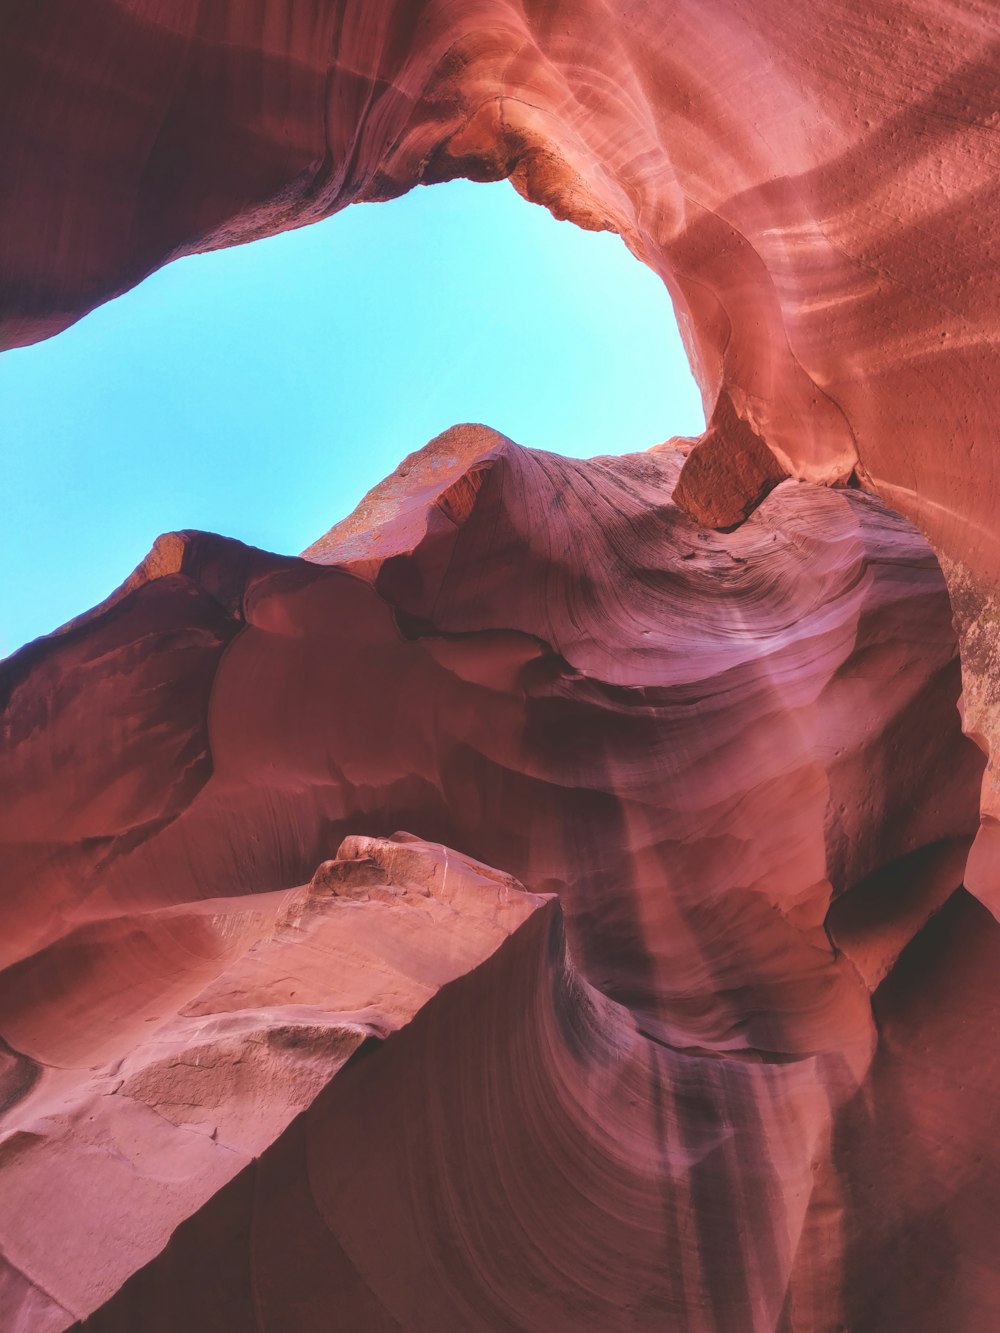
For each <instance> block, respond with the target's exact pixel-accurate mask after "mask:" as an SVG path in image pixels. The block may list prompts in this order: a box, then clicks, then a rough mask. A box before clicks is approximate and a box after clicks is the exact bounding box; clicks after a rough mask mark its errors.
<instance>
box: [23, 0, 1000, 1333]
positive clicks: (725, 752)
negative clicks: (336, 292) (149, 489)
mask: <svg viewBox="0 0 1000 1333" xmlns="http://www.w3.org/2000/svg"><path fill="white" fill-rule="evenodd" d="M4 23H5V42H4V44H3V47H2V49H0V73H2V78H0V87H2V88H3V93H2V94H0V96H2V100H3V108H4V109H3V115H2V119H0V151H2V153H3V160H4V162H5V166H6V179H7V183H8V186H9V187H10V188H9V189H8V190H7V191H6V192H5V193H4V194H3V196H2V197H0V228H2V236H3V240H4V254H3V260H2V273H0V277H2V283H3V287H2V290H3V299H2V303H0V320H2V337H3V339H4V345H8V346H12V345H17V344H20V343H24V342H29V341H31V340H34V339H37V338H40V337H45V336H49V335H51V334H53V333H55V332H57V331H58V330H59V329H61V328H63V327H65V326H66V325H67V324H68V323H70V322H72V320H74V319H76V318H78V317H79V316H80V315H82V314H83V313H85V312H86V311H87V310H88V309H91V308H92V307H93V306H94V305H95V304H97V303H99V302H100V301H102V300H105V299H108V298H109V297H110V296H112V295H114V294H116V293H117V292H120V291H122V290H124V289H125V288H127V287H128V286H130V285H131V284H134V283H135V282H137V281H140V280H141V279H142V277H143V276H145V275H146V274H147V273H149V272H150V271H152V270H153V269H154V268H155V267H157V266H158V265H159V264H161V263H163V262H165V261H166V260H168V259H170V258H172V257H175V256H177V255H179V254H183V253H189V252H191V251H195V250H199V249H206V248H212V247H217V246H222V245H228V244H233V243H237V242H241V241H246V240H250V239H253V238H254V237H256V236H260V235H264V234H267V233H269V232H273V231H276V230H281V229H283V228H288V227H292V226H298V225H303V224H305V223H308V222H310V221H313V220H315V219H317V218H319V217H322V216H324V215H326V214H328V213H330V212H332V211H335V210H336V209H338V208H340V207H343V206H345V205H346V204H349V203H351V202H355V201H359V200H378V199H384V198H388V197H391V196H393V195H395V194H398V193H400V192H402V191H404V190H406V189H408V188H410V187H411V186H412V185H414V184H415V183H418V182H426V183H433V182H434V181H439V180H444V179H448V178H450V177H454V176H458V175H466V176H471V177H473V178H477V179H487V178H489V179H493V178H500V177H505V176H506V177H510V178H511V179H512V180H513V182H514V183H515V185H516V186H517V188H518V189H520V190H521V191H522V193H524V194H525V195H526V196H527V197H528V198H530V199H532V200H535V201H536V202H539V203H543V204H545V205H546V206H547V207H549V208H551V209H552V210H553V212H555V213H556V214H557V215H559V216H564V217H569V218H571V219H573V220H574V221H576V222H577V223H579V224H581V225H584V226H590V227H610V228H612V229H614V230H616V231H618V232H619V233H620V234H621V235H622V237H623V239H624V240H625V242H626V244H627V245H628V246H629V247H630V248H631V249H632V250H633V252H634V253H635V254H636V255H637V256H638V257H639V258H640V259H641V260H643V262H645V263H648V264H649V265H650V266H651V267H652V268H654V269H655V270H656V271H657V272H658V273H660V274H661V276H662V277H663V278H664V280H665V282H666V283H667V285H668V287H669V288H670V292H671V294H672V296H673V298H674V301H675V305H676V308H677V311H678V315H679V318H680V322H681V327H682V332H683V333H684V336H685V340H686V343H687V346H688V348H689V351H690V354H691V357H692V362H693V364H694V366H695V369H696V373H697V375H698V378H699V381H700V384H701V386H702V390H703V394H704V397H705V402H706V407H707V415H708V416H709V418H710V427H709V430H708V431H707V432H706V434H705V435H704V436H703V437H702V439H701V440H700V441H697V442H694V444H693V446H688V445H684V444H678V443H674V444H672V445H669V446H663V447H660V448H657V449H654V450H651V451H649V452H648V453H646V454H642V455H631V456H629V457H628V458H624V459H596V460H590V461H588V462H579V461H571V460H566V459H559V458H555V457H553V456H551V455H547V454H544V453H536V452H532V451H527V450H522V449H519V448H518V447H517V446H516V445H514V444H512V443H511V442H510V441H507V440H505V439H504V438H503V437H501V436H498V435H496V434H495V433H493V432H491V431H488V430H486V429H484V428H481V427H460V428H456V429H455V430H454V431H451V432H448V433H447V434H446V435H445V436H443V437H441V438H440V439H438V440H437V441H434V442H432V444H431V445H429V446H428V447H427V449H425V450H423V451H421V453H419V454H417V455H414V456H412V457H411V458H410V459H409V460H407V462H406V463H405V464H403V465H401V467H400V468H399V469H398V470H397V472H396V473H395V474H394V475H393V477H391V478H389V479H388V481H387V482H386V483H384V484H383V485H382V486H381V487H379V488H377V489H376V490H375V491H374V492H372V494H371V495H370V496H369V497H367V498H366V500H365V501H364V502H363V503H362V505H361V506H360V508H359V510H358V511H357V512H356V513H355V514H354V515H352V516H351V518H350V519H348V520H346V521H345V522H344V523H342V524H340V525H338V526H337V527H336V528H334V529H333V530H332V531H331V532H330V533H329V534H327V535H326V537H324V538H322V539H321V540H320V541H319V542H317V543H316V544H315V545H314V546H313V547H312V548H310V550H309V551H307V552H306V553H305V555H304V557H303V558H302V559H291V558H286V557H279V556H271V555H267V554H265V553H263V552H259V551H254V550H251V549H249V548H246V547H243V546H241V545H240V544H239V543H236V542H231V541H227V540H226V539H224V538H220V537H213V536H211V535H208V534H200V533H177V534H171V535H168V536H167V537H164V538H161V539H160V541H159V542H158V543H157V545H156V546H155V548H154V549H153V551H152V552H151V553H150V556H149V557H148V558H147V560H146V561H145V562H144V563H143V565H142V566H140V568H139V570H137V571H136V573H135V574H134V575H133V576H132V578H131V579H129V580H128V581H127V582H126V584H124V585H123V587H122V588H121V589H120V590H119V592H118V593H116V594H115V595H113V596H112V598H110V599H109V600H108V602H106V603H105V604H103V605H102V606H101V607H98V608H96V609H95V610H94V611H93V612H90V613H87V614H86V615H84V616H81V617H80V618H79V619H78V620H77V621H75V622H73V623H72V624H71V625H69V626H67V627H66V628H65V629H64V630H63V631H61V632H59V633H58V634H56V635H52V636H49V637H48V638H47V639H43V640H39V641H38V642H37V643H36V644H33V645H29V646H28V647H27V648H25V649H24V650H22V651H21V652H20V653H18V654H16V655H15V656H14V657H13V658H11V659H10V660H9V661H8V662H6V663H4V664H2V667H0V672H2V679H0V699H2V701H3V704H4V713H3V745H4V750H3V764H4V767H3V790H4V800H3V807H2V809H0V843H2V847H3V854H4V860H3V866H4V882H3V886H2V889H3V903H4V912H5V925H6V929H5V931H4V934H3V939H2V941H0V947H2V950H3V955H2V958H0V966H2V967H3V971H2V972H0V1036H2V1040H3V1044H2V1046H0V1072H2V1081H0V1108H2V1111H0V1132H2V1139H0V1177H2V1180H3V1189H2V1195H3V1198H4V1205H3V1206H2V1207H0V1315H2V1318H3V1320H5V1321H6V1323H5V1325H4V1326H5V1327H7V1328H10V1329H25V1330H26V1329H31V1330H32V1331H33V1333H34V1330H45V1329H53V1330H54V1329H62V1328H65V1327H67V1326H68V1325H69V1324H71V1323H72V1322H73V1321H74V1320H75V1319H87V1321H88V1326H90V1327H93V1328H100V1329H104V1328H107V1329H129V1330H132V1329H150V1330H152V1329H175V1328H179V1327H190V1328H192V1329H197V1328H205V1329H209V1328H219V1327H225V1328H234V1329H235V1328H244V1327H246V1328H251V1327H255V1326H256V1327H261V1328H266V1329H268V1330H277V1329H283V1328H287V1329H303V1330H311V1329H316V1330H320V1329H327V1328H329V1327H337V1326H339V1327H343V1328H345V1329H351V1330H356V1329H369V1328H371V1329H387V1330H389V1329H393V1330H396V1329H400V1328H402V1329H421V1330H423V1329H426V1330H428V1333H430V1330H435V1333H437V1331H438V1330H441V1329H462V1330H465V1329H484V1330H487V1329H489V1330H492V1329H511V1330H526V1331H527V1330H537V1329H542V1328H544V1329H552V1330H555V1329H563V1328H565V1329H567V1330H569V1329H593V1330H594V1333H599V1331H600V1333H603V1331H605V1330H618V1329H622V1330H626V1329H629V1330H638V1329H653V1328H662V1327H664V1326H668V1327H677V1328H683V1329H690V1330H702V1329H704V1330H733V1333H744V1330H748V1329H752V1330H761V1331H763V1330H777V1329H782V1330H786V1329H788V1330H826V1329H830V1330H833V1329H842V1328H848V1329H851V1330H872V1331H873V1333H874V1330H882V1329H885V1328H887V1327H907V1328H912V1329H921V1330H927V1333H932V1330H933V1331H934V1333H937V1331H938V1330H940V1329H941V1328H955V1329H960V1330H973V1329H980V1328H984V1327H990V1326H991V1325H992V1324H994V1323H995V1322H996V1319H997V1315H998V1310H1000V1255H998V1253H997V1247H996V1244H995V1243H994V1242H993V1240H992V1219H993V1217H994V1215H995V1210H996V1205H997V1200H998V1197H1000V1193H998V1188H997V1185H998V1170H997V1160H996V1153H995V1150H994V1149H993V1147H992V1143H993V1137H994V1135H993V1124H992V1107H993V1106H994V1105H995V1100H996V1094H997V1091H998V1089H997V1082H998V1075H997V1073H996V1067H995V1062H994V1061H993V1060H992V1057H991V1052H990V1043H991V1040H992V1037H993V1034H994V1033H995V1030H996V1028H995V1019H996V1015H997V1006H998V998H1000V973H998V971H997V969H996V967H995V960H996V957H997V946H998V942H1000V941H998V932H1000V925H998V924H997V922H996V921H995V920H994V918H993V917H992V916H991V915H990V910H995V907H996V902H997V895H996V889H995V870H994V865H993V858H994V848H993V839H994V837H995V828H996V815H997V813H1000V811H998V809H997V807H998V806H1000V794H998V793H997V792H996V791H995V790H994V778H993V769H992V766H991V765H989V766H988V767H987V773H986V779H985V782H984V781H983V762H982V757H981V754H980V752H979V751H978V750H977V749H976V747H975V746H974V745H973V744H972V742H971V741H970V740H968V739H966V738H965V737H963V736H962V734H961V730H960V726H959V716H958V711H957V708H956V705H957V704H959V702H961V707H962V709H963V718H964V724H965V727H966V730H967V731H968V732H969V733H970V734H971V735H972V736H974V737H975V739H976V740H977V741H978V742H979V744H980V746H981V747H982V749H983V750H985V751H986V753H987V756H989V753H990V748H991V745H992V744H993V743H994V738H995V733H996V722H995V716H996V699H997V685H996V681H997V670H998V669H997V667H996V664H995V661H994V658H995V649H994V625H995V623H996V616H995V600H996V593H995V591H994V589H995V584H996V580H997V575H998V565H1000V560H998V556H997V552H998V550H1000V548H998V546H997V543H996V534H995V524H996V518H995V516H994V510H995V495H996V485H995V482H994V480H993V471H994V467H995V464H994V462H993V453H992V450H991V448H990V441H991V436H990V432H991V430H992V423H993V407H994V399H995V396H996V389H995V387H994V380H995V377H994V375H993V356H994V341H995V338H996V336H997V335H996V332H995V330H996V318H995V313H994V312H995V309H996V298H997V295H998V293H997V290H996V289H997V284H998V278H997V276H996V273H997V268H996V265H995V263H994V262H993V255H992V248H993V244H994V243H993V241H992V234H993V230H994V229H993V228H992V226H991V223H990V216H991V212H992V211H993V210H992V209H991V205H992V203H993V195H994V193H995V191H996V189H997V186H996V184H995V182H996V180H997V179H998V177H997V173H996V171H995V169H994V158H995V156H996V154H997V152H998V149H997V137H996V117H997V112H996V110H995V108H996V105H997V101H996V94H997V81H998V80H997V73H996V58H995V57H996V45H997V39H998V33H997V23H996V16H995V14H994V13H993V11H992V8H991V7H990V6H987V5H981V4H978V3H975V2H974V0H969V3H966V4H964V5H961V6H951V5H949V6H943V5H941V4H940V2H939V3H937V4H934V5H927V6H920V5H918V4H914V3H910V4H907V5H905V6H900V5H892V6H890V5H887V4H885V5H883V4H874V5H872V4H864V5H862V4H860V3H858V4H852V3H840V4H834V3H824V4H822V5H820V6H810V7H806V6H798V5H793V6H789V5H788V4H786V3H784V2H782V3H779V2H778V0H762V2H760V3H756V4H754V5H746V4H742V3H738V2H737V0H725V3H723V0H714V2H713V0H709V3H703V2H702V0H699V3H698V4H697V5H694V4H690V3H677V4H672V5H670V6H669V7H664V6H661V5H654V4H638V5H633V4H629V5H625V4H605V3H597V0H581V2H580V3H574V4H573V5H569V4H566V5H561V4H554V3H551V2H550V3H546V4H544V5H541V4H539V5H533V4H520V5H515V4H513V3H509V2H508V3H505V2H504V0H476V2H475V3H472V4H466V3H462V4H457V3H454V0H451V2H449V3H445V2H444V0H426V3H417V2H415V0H396V2H395V3H392V2H391V0H386V3H380V4H374V5H373V4H369V3H361V0H355V2H354V3H346V4H333V3H329V0H306V3H295V4H292V3H291V2H290V0H285V2H284V3H279V2H277V0H276V2H275V3H268V4H266V5H265V4H248V5H240V6H236V5H230V4H227V3H223V2H220V3H219V4H201V3H194V0H182V2H181V3H177V4H171V5H162V4H158V3H153V0H118V2H117V3H113V2H112V0H96V3H94V4H93V5H89V6H87V7H86V8H84V7H81V6H78V5H74V4H72V3H70V0H51V2H50V3H47V4H45V5H37V6H36V5H30V6H29V5H27V4H18V5H15V6H13V8H12V10H11V12H10V14H9V15H8V16H7V17H6V18H5V20H4ZM846 483H850V484H849V485H848V484H846ZM833 487H836V488H833ZM864 488H867V490H868V491H874V492H876V493H877V495H878V496H880V497H882V499H883V500H884V501H885V502H886V503H887V504H888V505H890V506H892V510H894V511H897V512H892V510H889V509H886V508H885V507H884V506H883V504H882V503H880V501H879V499H878V498H876V497H875V496H873V495H872V494H870V493H865V489H864ZM672 497H673V498H672ZM899 515H903V516H904V517H900V516H899ZM907 519H911V520H913V522H915V523H916V524H917V525H918V526H919V527H920V528H922V530H923V531H924V533H925V534H926V535H927V536H928V537H929V538H930V540H931V542H932V544H933V546H934V549H935V550H936V551H937V553H938V555H939V556H940V560H941V568H943V570H944V576H945V578H947V580H948V590H950V593H951V600H950V602H949V597H948V591H946V588H945V582H944V579H943V578H942V573H941V568H939V565H938V563H937V561H936V560H935V559H934V556H933V554H932V552H931V550H930V549H929V548H928V547H927V545H926V544H925V543H924V542H923V541H922V540H921V538H920V537H919V535H918V534H917V532H916V531H914V529H913V528H912V527H911V526H910V524H909V523H908V522H907V521H906V520H907ZM953 612H954V615H955V618H956V623H957V628H958V630H959V635H960V639H961V643H962V649H963V656H962V667H961V671H962V681H961V682H960V680H959V673H960V667H959V658H958V650H957V645H956V642H955V637H954V631H953V628H952V613H953ZM960 689H962V690H963V691H964V692H963V693H962V697H961V700H960V699H959V695H960ZM980 787H982V801H981V812H982V823H981V825H980V826H979V830H978V833H977V824H978V822H979V821H978V819H977V806H978V805H979V795H980ZM974 836H975V838H976V841H975V845H974V846H973V848H972V852H971V856H970V854H969V849H970V844H972V841H973V837H974ZM963 881H964V884H965V887H962V885H963ZM988 909H990V910H988ZM331 1311H334V1312H335V1313H334V1314H331ZM332 1319H335V1320H339V1324H338V1323H331V1320H332Z"/></svg>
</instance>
